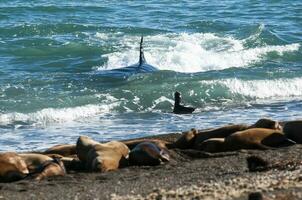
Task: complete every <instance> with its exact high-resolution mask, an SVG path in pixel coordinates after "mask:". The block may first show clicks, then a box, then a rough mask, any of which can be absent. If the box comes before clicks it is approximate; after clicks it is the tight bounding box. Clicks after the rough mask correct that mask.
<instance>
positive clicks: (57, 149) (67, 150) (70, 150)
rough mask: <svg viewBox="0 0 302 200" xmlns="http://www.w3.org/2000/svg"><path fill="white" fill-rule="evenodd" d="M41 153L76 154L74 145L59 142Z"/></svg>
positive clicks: (65, 155)
mask: <svg viewBox="0 0 302 200" xmlns="http://www.w3.org/2000/svg"><path fill="white" fill-rule="evenodd" d="M43 154H59V155H62V156H64V157H67V156H73V155H76V145H74V144H59V145H55V146H53V147H50V148H49V149H47V150H45V151H44V152H43Z"/></svg>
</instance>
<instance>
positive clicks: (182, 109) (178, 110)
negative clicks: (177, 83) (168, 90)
mask: <svg viewBox="0 0 302 200" xmlns="http://www.w3.org/2000/svg"><path fill="white" fill-rule="evenodd" d="M180 102H181V95H180V93H179V92H178V91H176V92H175V93H174V108H173V113H174V114H191V113H192V112H194V110H195V108H193V107H186V106H183V105H180Z"/></svg>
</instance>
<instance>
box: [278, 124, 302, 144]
mask: <svg viewBox="0 0 302 200" xmlns="http://www.w3.org/2000/svg"><path fill="white" fill-rule="evenodd" d="M283 132H284V134H285V135H286V137H288V138H289V139H291V140H293V141H295V142H296V143H299V144H302V120H295V121H287V122H285V123H284V124H283Z"/></svg>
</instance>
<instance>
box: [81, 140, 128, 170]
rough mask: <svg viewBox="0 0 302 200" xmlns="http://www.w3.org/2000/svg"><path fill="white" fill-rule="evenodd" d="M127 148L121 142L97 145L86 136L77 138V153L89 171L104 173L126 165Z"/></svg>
mask: <svg viewBox="0 0 302 200" xmlns="http://www.w3.org/2000/svg"><path fill="white" fill-rule="evenodd" d="M129 151H130V150H129V148H128V147H127V146H126V145H125V144H124V143H122V142H118V141H111V142H107V143H98V142H96V141H94V140H92V139H90V138H88V137H86V136H81V137H79V139H78V141H77V153H78V157H79V159H80V160H81V161H82V162H84V163H85V166H86V169H87V170H89V171H97V172H106V171H110V170H116V169H118V168H119V167H123V165H125V164H126V163H127V161H126V159H127V158H128V156H129Z"/></svg>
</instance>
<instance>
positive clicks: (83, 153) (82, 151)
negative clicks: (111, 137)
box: [76, 136, 99, 162]
mask: <svg viewBox="0 0 302 200" xmlns="http://www.w3.org/2000/svg"><path fill="white" fill-rule="evenodd" d="M96 144H99V142H97V141H94V140H93V139H91V138H89V137H87V136H80V137H79V138H78V140H77V144H76V153H77V156H78V158H79V159H80V160H81V161H83V162H86V158H87V154H88V152H89V151H90V149H91V148H92V147H93V146H94V145H96Z"/></svg>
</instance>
